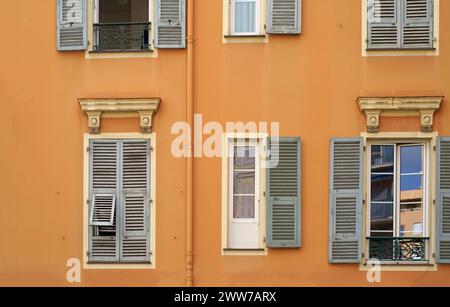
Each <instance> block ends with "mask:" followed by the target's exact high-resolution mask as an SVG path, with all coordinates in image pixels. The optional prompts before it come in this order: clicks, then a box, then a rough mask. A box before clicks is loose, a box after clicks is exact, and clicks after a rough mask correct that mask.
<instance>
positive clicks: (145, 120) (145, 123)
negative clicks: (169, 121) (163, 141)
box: [138, 111, 153, 133]
mask: <svg viewBox="0 0 450 307" xmlns="http://www.w3.org/2000/svg"><path fill="white" fill-rule="evenodd" d="M138 113H139V116H140V118H141V131H142V132H143V133H150V132H152V117H153V111H150V112H149V111H139V112H138Z"/></svg>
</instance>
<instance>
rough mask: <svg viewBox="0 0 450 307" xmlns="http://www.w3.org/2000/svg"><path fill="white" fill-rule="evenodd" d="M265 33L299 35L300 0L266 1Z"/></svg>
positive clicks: (300, 29) (300, 28) (300, 23)
mask: <svg viewBox="0 0 450 307" xmlns="http://www.w3.org/2000/svg"><path fill="white" fill-rule="evenodd" d="M268 8H269V9H268V10H267V33H270V34H300V33H301V31H302V21H301V20H302V1H301V0H268Z"/></svg>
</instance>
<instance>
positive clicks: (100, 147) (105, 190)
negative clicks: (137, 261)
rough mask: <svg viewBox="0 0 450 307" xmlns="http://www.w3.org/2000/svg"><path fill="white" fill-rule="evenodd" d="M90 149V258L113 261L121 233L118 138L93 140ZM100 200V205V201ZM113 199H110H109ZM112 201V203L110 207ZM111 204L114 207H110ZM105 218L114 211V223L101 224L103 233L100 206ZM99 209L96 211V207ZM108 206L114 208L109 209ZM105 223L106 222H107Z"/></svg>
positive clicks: (116, 253)
mask: <svg viewBox="0 0 450 307" xmlns="http://www.w3.org/2000/svg"><path fill="white" fill-rule="evenodd" d="M89 148H90V151H89V157H90V158H89V194H90V197H89V199H90V201H89V204H90V206H89V209H90V216H91V223H90V226H89V261H92V262H114V261H118V260H119V252H118V250H119V236H118V233H117V223H116V218H117V217H115V218H114V216H117V209H116V208H117V206H113V203H115V200H116V199H117V187H118V176H119V165H118V157H119V145H118V143H117V142H115V141H106V140H91V141H90V146H89ZM99 201H101V205H100V206H101V208H100V207H97V208H95V206H98V202H99ZM109 201H110V202H109ZM109 205H111V207H109ZM110 208H111V209H110ZM100 209H101V210H104V212H102V213H101V215H102V216H104V217H105V218H106V217H107V216H108V215H109V214H111V215H112V216H113V222H112V224H111V227H109V228H106V227H105V228H102V229H103V231H104V233H103V234H102V233H100V231H99V229H100V228H99V227H98V226H100V225H95V224H96V223H92V222H93V221H94V222H97V223H98V222H99V220H96V219H97V217H96V216H97V215H98V214H99V211H98V210H100ZM96 210H97V211H96ZM109 210H113V211H112V212H110V211H109ZM105 226H106V225H105Z"/></svg>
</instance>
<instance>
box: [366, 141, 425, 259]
mask: <svg viewBox="0 0 450 307" xmlns="http://www.w3.org/2000/svg"><path fill="white" fill-rule="evenodd" d="M369 178H370V182H369V186H368V199H369V200H370V202H369V211H368V217H369V221H368V239H369V257H370V258H376V259H379V260H381V261H426V260H428V258H427V254H428V252H427V249H428V244H427V243H428V238H427V230H426V225H427V223H426V222H427V214H426V212H427V207H428V204H427V201H426V200H427V192H428V191H427V144H425V143H379V144H371V145H370V174H369Z"/></svg>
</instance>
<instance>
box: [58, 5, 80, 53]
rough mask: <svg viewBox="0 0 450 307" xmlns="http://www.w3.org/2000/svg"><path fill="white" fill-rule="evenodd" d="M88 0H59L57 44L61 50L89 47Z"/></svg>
mask: <svg viewBox="0 0 450 307" xmlns="http://www.w3.org/2000/svg"><path fill="white" fill-rule="evenodd" d="M86 10H87V5H86V0H57V14H56V16H57V17H56V28H57V31H56V32H57V33H56V41H57V42H56V46H57V49H58V50H60V51H72V50H85V49H86V48H87V22H86V15H87V14H86Z"/></svg>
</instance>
